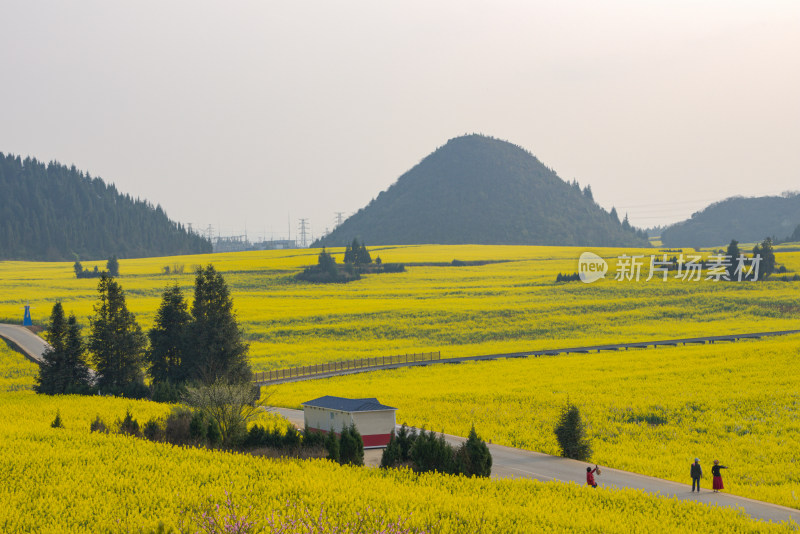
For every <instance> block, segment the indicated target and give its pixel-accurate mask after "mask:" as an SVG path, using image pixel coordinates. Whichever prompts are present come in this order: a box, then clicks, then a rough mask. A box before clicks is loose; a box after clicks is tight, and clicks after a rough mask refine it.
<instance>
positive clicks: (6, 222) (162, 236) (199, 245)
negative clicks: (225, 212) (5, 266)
mask: <svg viewBox="0 0 800 534" xmlns="http://www.w3.org/2000/svg"><path fill="white" fill-rule="evenodd" d="M0 192H2V194H0V259H6V260H7V259H16V260H46V261H53V260H74V259H75V256H76V255H77V256H78V257H79V258H80V259H103V258H108V257H110V256H112V255H116V256H117V257H119V258H133V257H146V256H167V255H177V254H195V253H204V252H211V243H210V242H209V241H208V240H206V239H204V238H203V237H201V236H199V235H197V234H194V233H192V232H189V231H187V229H186V228H184V227H183V226H182V225H181V224H178V223H175V222H173V221H171V220H170V219H169V218H168V217H167V214H166V213H164V211H163V210H162V209H161V206H156V207H153V205H152V204H150V203H148V202H146V201H143V200H139V199H135V200H134V199H133V198H131V197H130V195H122V194H121V193H119V192H117V190H116V188H115V187H114V186H113V185H112V184H106V183H105V182H104V181H103V180H101V179H100V178H92V177H91V176H89V175H88V174H84V173H83V172H80V171H78V170H77V169H76V168H75V167H74V166H72V167H66V166H64V165H61V164H59V163H55V162H51V163H49V164H47V165H45V164H44V163H41V162H39V161H37V160H35V159H31V158H26V159H25V160H22V159H20V157H19V156H13V155H10V154H8V155H5V154H3V153H2V152H0Z"/></svg>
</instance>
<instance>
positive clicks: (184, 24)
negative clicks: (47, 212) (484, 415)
mask: <svg viewBox="0 0 800 534" xmlns="http://www.w3.org/2000/svg"><path fill="white" fill-rule="evenodd" d="M472 132H479V133H485V134H488V135H492V136H495V137H498V138H501V139H506V140H508V141H511V142H513V143H515V144H518V145H521V146H523V147H525V148H527V149H528V150H530V151H531V152H533V153H534V154H535V155H536V156H537V157H538V158H539V159H540V160H541V161H542V162H543V163H544V164H545V165H547V166H549V167H551V168H553V169H554V170H555V171H556V172H558V174H559V175H560V176H561V177H562V178H564V179H567V180H572V179H573V178H575V179H577V180H578V181H579V182H580V183H581V184H582V185H585V184H591V186H592V189H593V191H594V194H595V199H596V200H597V201H598V202H599V203H600V204H601V205H602V206H604V207H605V208H606V209H610V208H611V206H612V205H613V206H616V207H617V209H618V210H619V211H620V212H621V213H624V212H626V211H627V212H629V213H630V217H631V221H632V222H633V223H634V224H636V225H638V226H651V225H654V224H663V223H668V222H675V221H678V220H681V219H683V218H686V217H688V216H689V215H691V213H692V212H693V211H696V210H698V209H699V208H702V207H703V206H705V205H706V204H708V203H709V202H711V201H714V200H719V199H722V198H725V197H728V196H732V195H737V194H740V195H748V196H749V195H761V194H779V193H780V192H782V191H785V190H790V189H791V190H796V189H800V2H798V1H796V0H785V1H770V0H761V1H758V2H756V1H736V0H724V1H717V2H711V1H702V0H700V1H675V0H670V1H664V2H659V1H642V0H636V1H619V0H611V1H603V2H597V1H595V0H590V1H563V2H562V1H558V2H556V1H548V2H536V1H518V2H512V1H505V2H503V1H493V2H471V1H465V0H447V1H408V0H404V1H402V2H387V1H375V0H365V1H357V2H332V1H329V0H327V1H303V2H294V1H283V2H272V1H266V0H259V1H252V2H246V1H235V2H222V1H219V2H202V1H196V0H193V1H191V2H189V1H181V2H178V1H164V0H158V1H143V0H137V1H135V2H124V3H123V2H109V1H107V0H102V1H82V0H76V1H70V2H64V1H53V2H41V1H35V0H22V1H16V0H3V2H2V5H0V151H1V152H4V153H14V154H21V155H23V156H27V155H30V156H33V157H36V158H38V159H40V160H45V161H49V160H53V159H55V160H58V161H60V162H62V163H65V164H75V165H76V166H77V167H78V168H80V169H82V170H86V171H89V172H90V173H91V174H92V175H93V176H101V177H103V178H104V179H105V180H106V181H109V182H113V183H115V184H116V185H117V187H118V189H120V190H121V191H122V192H126V193H130V194H131V195H133V196H140V197H143V198H147V199H149V200H151V201H152V202H153V203H160V204H161V205H162V207H163V208H164V209H165V210H166V211H167V213H168V214H169V215H170V217H172V218H174V219H177V220H179V221H182V222H185V223H193V224H194V226H195V228H197V227H201V226H202V227H206V226H207V225H209V224H211V225H213V226H214V229H215V230H214V231H215V233H216V232H217V231H218V229H219V230H221V232H222V234H223V235H225V234H228V235H230V234H237V233H243V232H244V229H245V226H246V227H247V231H248V235H249V237H251V238H254V237H255V238H258V237H261V236H263V235H264V234H265V233H266V236H267V237H270V236H274V237H276V238H277V237H279V236H285V235H286V233H287V225H288V223H287V218H288V216H289V214H291V226H292V235H293V236H294V234H295V232H296V229H297V219H298V218H299V217H305V218H308V219H309V221H310V223H311V227H312V230H313V232H314V234H315V235H319V234H320V233H322V232H323V231H324V230H325V228H326V227H332V225H333V224H334V219H335V212H337V211H341V212H345V214H350V213H352V212H353V211H356V210H358V209H359V208H360V207H362V206H363V205H364V204H366V203H367V202H369V200H370V199H372V198H373V197H375V196H377V194H378V193H379V192H380V191H382V190H384V189H386V188H387V187H388V186H389V185H390V184H392V183H393V182H394V181H395V180H396V179H397V178H398V177H399V176H400V175H401V174H402V173H403V172H405V171H407V170H408V169H409V168H411V167H412V166H413V165H415V164H416V163H417V162H419V160H420V159H422V158H423V157H424V156H426V155H427V154H428V153H430V152H431V151H433V150H434V149H435V148H437V147H438V146H441V145H442V144H444V143H445V142H446V141H447V140H448V139H449V138H452V137H456V136H459V135H462V134H465V133H472ZM0 194H1V192H0Z"/></svg>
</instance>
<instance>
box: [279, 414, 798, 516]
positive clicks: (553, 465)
mask: <svg viewBox="0 0 800 534" xmlns="http://www.w3.org/2000/svg"><path fill="white" fill-rule="evenodd" d="M271 410H273V411H275V412H277V413H279V414H280V415H282V416H284V417H285V418H286V419H288V420H289V421H290V422H291V423H293V424H294V425H295V426H297V427H298V428H303V412H302V410H291V409H289V408H272V409H271ZM445 440H446V441H447V442H448V443H450V444H451V445H460V444H461V443H463V442H464V441H466V438H462V437H459V436H451V435H448V434H445ZM489 451H490V452H491V453H492V477H493V478H533V479H536V480H541V481H549V480H560V481H562V482H570V481H571V482H577V483H578V484H585V483H586V467H587V466H588V465H589V464H587V463H584V462H578V461H575V460H568V459H566V458H560V457H558V456H550V455H548V454H542V453H538V452H531V451H525V450H522V449H514V448H512V447H504V446H502V445H489ZM378 458H379V456H378ZM686 462H687V463H686V474H687V478H688V473H689V464H690V463H691V459H687V460H686ZM600 467H601V472H602V475H601V476H598V477H596V480H597V482H598V483H599V484H600V486H610V487H615V488H631V489H639V490H644V491H646V492H648V493H653V494H657V495H662V496H670V497H676V498H678V499H681V500H687V501H697V502H701V503H705V504H710V505H719V506H725V507H729V508H741V509H743V510H744V511H745V512H746V513H747V514H749V515H750V516H751V517H753V518H756V519H761V520H765V521H790V520H794V521H796V522H800V510H796V509H793V508H787V507H784V506H778V505H775V504H770V503H766V502H762V501H756V500H754V499H748V498H746V497H738V496H736V495H730V494H727V493H714V492H713V491H711V489H710V485H711V475H710V474H708V475H707V476H706V478H704V479H703V481H702V484H703V486H704V488H705V489H703V490H702V491H701V492H700V493H692V491H691V486H690V485H689V484H679V483H678V482H672V481H670V480H663V479H660V478H655V477H648V476H645V475H639V474H636V473H631V472H628V471H621V470H619V469H612V468H610V467H604V466H600ZM704 467H705V468H706V471H708V472H709V473H710V471H711V466H710V465H705V466H704Z"/></svg>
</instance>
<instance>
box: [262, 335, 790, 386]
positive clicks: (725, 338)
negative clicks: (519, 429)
mask: <svg viewBox="0 0 800 534" xmlns="http://www.w3.org/2000/svg"><path fill="white" fill-rule="evenodd" d="M790 334H800V330H779V331H773V332H754V333H747V334H726V335H722V336H702V337H689V338H680V339H661V340H654V341H637V342H633V343H611V344H606V345H588V346H584V347H567V348H561V349H543V350H532V351H526V352H508V353H503V354H486V355H482V356H464V357H461V358H437V359H430V360H420V361H409V362H402V361H401V362H396V363H390V364H385V365H377V364H376V365H365V366H363V367H359V368H355V369H336V370H333V371H325V372H314V371H313V369H314V368H315V367H321V368H324V367H325V366H327V365H333V364H323V365H318V366H314V365H311V366H307V367H298V368H292V369H291V370H289V369H284V370H277V371H273V374H275V376H282V377H281V378H274V379H268V380H256V384H259V385H272V384H284V383H287V382H299V381H302V380H314V379H317V378H330V377H332V376H340V375H350V374H356V373H367V372H371V371H380V370H384V369H397V368H399V367H420V366H422V367H424V366H426V365H433V364H439V363H450V364H457V363H461V362H471V361H485V360H497V359H500V358H528V357H531V356H533V357H539V356H556V355H558V354H587V353H590V352H602V351H620V350H628V349H647V348H655V347H677V346H678V345H702V344H706V343H712V344H713V343H724V342H734V341H739V340H742V339H761V338H763V337H773V336H786V335H790ZM367 360H369V358H368V359H367ZM375 360H376V361H380V360H381V358H380V357H378V358H375ZM265 373H268V371H265Z"/></svg>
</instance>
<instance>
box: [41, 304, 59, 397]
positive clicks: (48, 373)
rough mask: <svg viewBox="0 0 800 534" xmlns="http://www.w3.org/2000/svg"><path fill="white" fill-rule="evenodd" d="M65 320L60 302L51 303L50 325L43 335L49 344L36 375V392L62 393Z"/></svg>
mask: <svg viewBox="0 0 800 534" xmlns="http://www.w3.org/2000/svg"><path fill="white" fill-rule="evenodd" d="M66 334H67V322H66V320H65V318H64V307H63V306H62V305H61V302H56V303H55V304H54V305H53V311H52V312H51V313H50V325H49V326H48V328H47V333H45V335H44V337H45V339H46V340H47V342H48V343H49V344H50V346H49V347H47V348H46V349H45V351H44V353H43V354H42V360H43V361H42V364H41V365H40V366H39V375H38V376H37V377H36V386H35V387H34V389H35V390H36V392H37V393H45V394H47V395H55V394H58V393H63V392H64V388H65V384H64V381H63V368H64V356H65V350H64V347H65V346H66Z"/></svg>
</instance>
